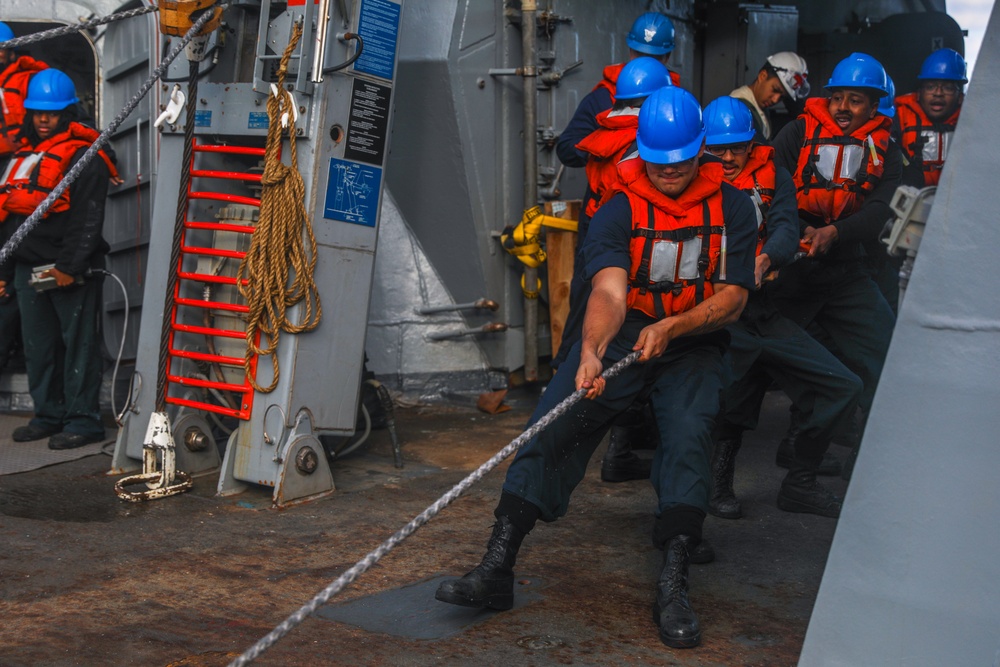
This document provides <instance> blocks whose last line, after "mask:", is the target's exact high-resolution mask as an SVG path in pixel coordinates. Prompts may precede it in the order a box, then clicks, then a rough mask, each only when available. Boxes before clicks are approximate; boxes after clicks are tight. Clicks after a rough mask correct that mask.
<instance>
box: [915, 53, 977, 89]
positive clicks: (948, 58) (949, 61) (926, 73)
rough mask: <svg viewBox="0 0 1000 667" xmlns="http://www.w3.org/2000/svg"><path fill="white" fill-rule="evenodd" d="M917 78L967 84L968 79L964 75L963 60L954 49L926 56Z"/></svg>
mask: <svg viewBox="0 0 1000 667" xmlns="http://www.w3.org/2000/svg"><path fill="white" fill-rule="evenodd" d="M917 78H918V79H943V80H945V81H961V82H962V83H968V82H969V77H968V76H967V75H966V68H965V58H963V57H962V56H961V54H959V52H958V51H956V50H955V49H938V50H937V51H935V52H934V53H932V54H930V55H929V56H927V58H926V59H925V60H924V64H923V66H921V68H920V74H918V75H917Z"/></svg>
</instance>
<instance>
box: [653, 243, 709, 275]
mask: <svg viewBox="0 0 1000 667" xmlns="http://www.w3.org/2000/svg"><path fill="white" fill-rule="evenodd" d="M700 257H701V237H700V236H696V237H695V238H693V239H691V240H689V241H683V242H681V241H653V252H652V255H651V257H650V263H649V281H650V282H653V283H662V282H672V283H676V282H678V281H680V280H695V279H696V278H697V277H698V259H699V258H700Z"/></svg>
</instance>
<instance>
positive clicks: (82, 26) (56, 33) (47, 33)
mask: <svg viewBox="0 0 1000 667" xmlns="http://www.w3.org/2000/svg"><path fill="white" fill-rule="evenodd" d="M158 9H159V7H157V6H155V5H154V6H152V7H140V8H139V9H130V10H128V11H125V12H118V13H117V14H110V15H108V16H104V17H102V18H99V19H92V20H90V21H84V22H83V23H75V24H73V25H66V26H63V27H61V28H52V29H51V30H43V31H42V32H34V33H32V34H30V35H25V36H24V37H15V38H14V39H8V40H7V41H6V42H0V49H16V48H17V47H19V46H24V45H25V44H34V43H35V42H42V41H45V40H47V39H54V38H56V37H62V36H63V35H69V34H72V33H74V32H79V31H81V30H89V29H90V28H96V27H97V26H99V25H104V24H105V23H114V22H115V21H121V20H123V19H130V18H132V17H133V16H142V15H143V14H149V13H150V12H155V11H157V10H158Z"/></svg>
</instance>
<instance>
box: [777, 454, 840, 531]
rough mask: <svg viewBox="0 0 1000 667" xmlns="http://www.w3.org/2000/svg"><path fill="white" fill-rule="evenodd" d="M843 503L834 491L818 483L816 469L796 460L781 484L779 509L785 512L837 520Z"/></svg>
mask: <svg viewBox="0 0 1000 667" xmlns="http://www.w3.org/2000/svg"><path fill="white" fill-rule="evenodd" d="M840 506H841V501H840V498H838V497H837V496H836V495H835V494H834V493H833V492H832V491H830V490H829V489H827V488H826V487H825V486H823V485H822V484H820V483H819V482H817V481H816V468H815V466H810V465H808V464H806V463H803V462H802V461H801V460H796V461H795V462H794V463H793V464H792V467H791V468H790V469H789V470H788V474H787V475H785V479H784V480H783V481H782V482H781V490H780V491H778V509H780V510H784V511H785V512H803V513H806V514H818V515H820V516H828V517H832V518H834V519H836V518H837V517H839V516H840Z"/></svg>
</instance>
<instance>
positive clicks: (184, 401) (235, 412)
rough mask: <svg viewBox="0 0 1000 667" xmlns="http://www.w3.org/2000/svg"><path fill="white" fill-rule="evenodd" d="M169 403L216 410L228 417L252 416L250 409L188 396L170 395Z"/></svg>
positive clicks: (209, 410)
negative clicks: (188, 397)
mask: <svg viewBox="0 0 1000 667" xmlns="http://www.w3.org/2000/svg"><path fill="white" fill-rule="evenodd" d="M167 403H171V404H173V405H182V406H184V407H186V408H194V409H196V410H205V411H206V412H214V413H216V414H220V415H225V416H226V417H236V418H237V419H247V418H248V417H249V416H250V410H249V409H247V410H233V409H232V408H224V407H222V406H221V405H215V404H214V403H202V402H201V401H189V400H187V399H186V398H176V397H174V396H168V397H167Z"/></svg>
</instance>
